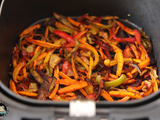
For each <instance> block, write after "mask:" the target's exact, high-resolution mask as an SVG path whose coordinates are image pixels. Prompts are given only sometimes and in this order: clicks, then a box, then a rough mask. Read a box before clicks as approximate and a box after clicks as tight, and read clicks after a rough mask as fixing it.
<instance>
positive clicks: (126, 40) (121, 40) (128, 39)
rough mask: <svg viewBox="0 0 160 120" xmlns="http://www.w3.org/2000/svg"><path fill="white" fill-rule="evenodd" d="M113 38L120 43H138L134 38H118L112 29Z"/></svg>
mask: <svg viewBox="0 0 160 120" xmlns="http://www.w3.org/2000/svg"><path fill="white" fill-rule="evenodd" d="M112 37H113V39H115V40H117V41H118V42H123V41H124V42H130V43H134V42H135V41H136V39H135V38H133V37H128V38H119V37H117V36H116V35H115V34H114V31H113V29H112Z"/></svg>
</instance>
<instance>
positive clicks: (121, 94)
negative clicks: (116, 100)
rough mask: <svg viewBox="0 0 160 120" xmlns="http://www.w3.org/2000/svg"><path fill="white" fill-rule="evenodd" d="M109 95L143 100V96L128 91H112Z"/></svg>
mask: <svg viewBox="0 0 160 120" xmlns="http://www.w3.org/2000/svg"><path fill="white" fill-rule="evenodd" d="M109 95H110V96H113V97H120V98H123V97H125V96H129V97H130V98H133V99H140V98H142V96H141V95H139V94H137V93H133V92H128V91H110V92H109Z"/></svg>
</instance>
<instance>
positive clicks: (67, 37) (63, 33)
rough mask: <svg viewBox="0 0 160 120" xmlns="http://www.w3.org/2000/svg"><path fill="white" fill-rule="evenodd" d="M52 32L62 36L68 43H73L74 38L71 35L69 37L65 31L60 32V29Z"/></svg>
mask: <svg viewBox="0 0 160 120" xmlns="http://www.w3.org/2000/svg"><path fill="white" fill-rule="evenodd" d="M53 33H54V34H55V35H58V36H60V37H62V38H65V39H66V40H67V41H68V42H69V43H71V44H72V43H73V44H75V40H74V38H72V37H71V36H70V35H68V34H67V33H65V32H62V31H60V30H54V31H53Z"/></svg>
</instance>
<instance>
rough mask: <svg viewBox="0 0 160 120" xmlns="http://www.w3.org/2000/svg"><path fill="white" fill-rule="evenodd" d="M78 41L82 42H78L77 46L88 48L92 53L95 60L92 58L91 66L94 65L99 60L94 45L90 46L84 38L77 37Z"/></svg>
mask: <svg viewBox="0 0 160 120" xmlns="http://www.w3.org/2000/svg"><path fill="white" fill-rule="evenodd" d="M79 42H80V43H82V44H79V48H84V49H89V50H91V51H92V52H93V53H94V55H95V60H94V63H93V67H95V66H96V65H97V64H98V62H99V54H98V52H97V51H96V49H95V48H94V47H92V46H91V45H89V44H88V43H86V42H85V41H84V40H82V39H79Z"/></svg>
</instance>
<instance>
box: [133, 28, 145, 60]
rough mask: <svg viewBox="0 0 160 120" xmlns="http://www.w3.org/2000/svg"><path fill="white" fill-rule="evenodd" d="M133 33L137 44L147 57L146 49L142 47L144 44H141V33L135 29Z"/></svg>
mask: <svg viewBox="0 0 160 120" xmlns="http://www.w3.org/2000/svg"><path fill="white" fill-rule="evenodd" d="M133 33H134V36H135V38H136V40H137V43H138V44H139V46H140V47H141V48H142V49H143V50H144V52H145V54H146V58H148V54H147V51H146V49H145V48H144V46H143V45H142V43H141V33H140V32H139V31H138V30H137V29H134V30H133Z"/></svg>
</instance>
